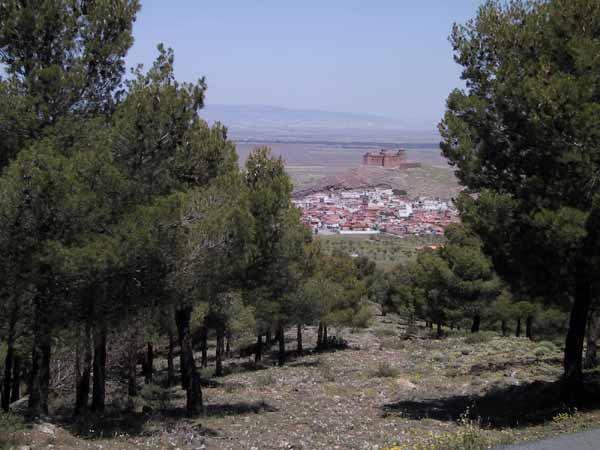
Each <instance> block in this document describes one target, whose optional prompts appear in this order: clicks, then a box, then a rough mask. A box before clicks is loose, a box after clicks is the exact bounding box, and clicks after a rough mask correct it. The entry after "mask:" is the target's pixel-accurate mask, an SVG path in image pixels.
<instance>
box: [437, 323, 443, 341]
mask: <svg viewBox="0 0 600 450" xmlns="http://www.w3.org/2000/svg"><path fill="white" fill-rule="evenodd" d="M436 326H437V331H436V336H437V338H438V339H441V338H442V336H443V333H442V322H438V323H437V324H436Z"/></svg>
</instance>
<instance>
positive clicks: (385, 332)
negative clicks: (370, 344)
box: [373, 328, 396, 338]
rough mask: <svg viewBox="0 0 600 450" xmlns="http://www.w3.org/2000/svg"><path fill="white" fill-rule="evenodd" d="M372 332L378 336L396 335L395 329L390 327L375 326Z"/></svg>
mask: <svg viewBox="0 0 600 450" xmlns="http://www.w3.org/2000/svg"><path fill="white" fill-rule="evenodd" d="M373 334H374V335H375V336H376V337H378V338H381V337H389V336H396V330H394V329H392V328H375V329H374V330H373Z"/></svg>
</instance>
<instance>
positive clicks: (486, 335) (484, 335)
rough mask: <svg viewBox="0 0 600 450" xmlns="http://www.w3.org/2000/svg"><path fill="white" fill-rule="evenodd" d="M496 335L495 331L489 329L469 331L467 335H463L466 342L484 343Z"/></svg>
mask: <svg viewBox="0 0 600 450" xmlns="http://www.w3.org/2000/svg"><path fill="white" fill-rule="evenodd" d="M496 336H498V334H497V333H494V332H491V331H480V332H478V333H471V334H469V335H468V336H467V337H465V343H466V344H471V345H473V344H485V343H486V342H490V341H491V340H492V339H494V338H495V337H496Z"/></svg>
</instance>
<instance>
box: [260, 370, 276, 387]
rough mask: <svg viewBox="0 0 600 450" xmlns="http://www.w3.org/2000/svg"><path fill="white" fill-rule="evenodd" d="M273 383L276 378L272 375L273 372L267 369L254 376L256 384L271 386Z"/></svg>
mask: <svg viewBox="0 0 600 450" xmlns="http://www.w3.org/2000/svg"><path fill="white" fill-rule="evenodd" d="M275 383H277V380H276V379H275V377H274V376H273V374H272V373H271V372H270V371H268V372H266V373H261V374H260V375H259V376H258V377H257V378H256V384H257V385H258V386H261V387H267V386H272V385H274V384H275Z"/></svg>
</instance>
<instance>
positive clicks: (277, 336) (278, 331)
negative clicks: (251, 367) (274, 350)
mask: <svg viewBox="0 0 600 450" xmlns="http://www.w3.org/2000/svg"><path fill="white" fill-rule="evenodd" d="M280 331H281V330H280V328H279V325H277V329H276V330H275V341H274V342H273V341H272V342H271V345H273V343H277V344H279V334H280Z"/></svg>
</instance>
